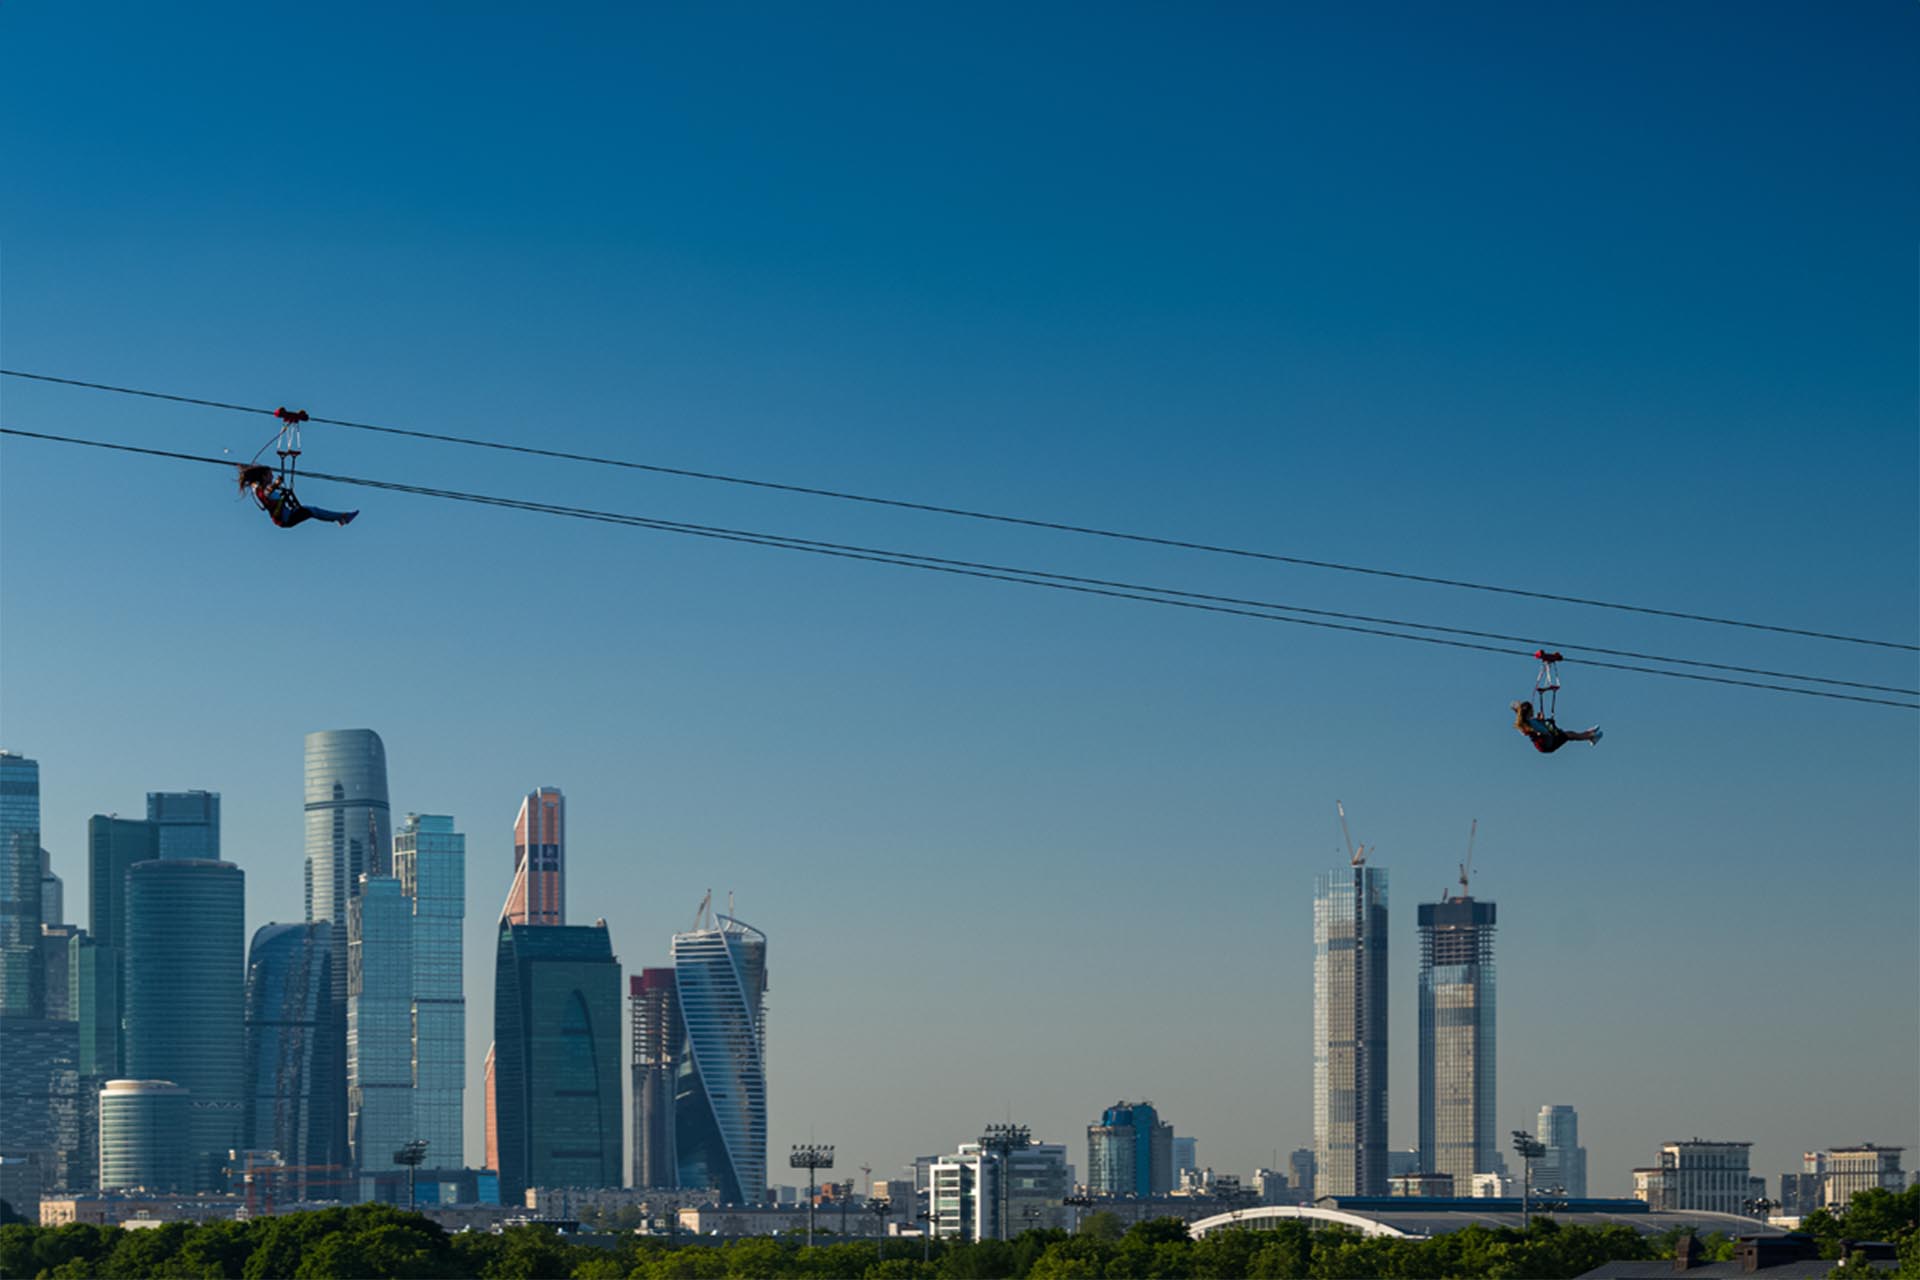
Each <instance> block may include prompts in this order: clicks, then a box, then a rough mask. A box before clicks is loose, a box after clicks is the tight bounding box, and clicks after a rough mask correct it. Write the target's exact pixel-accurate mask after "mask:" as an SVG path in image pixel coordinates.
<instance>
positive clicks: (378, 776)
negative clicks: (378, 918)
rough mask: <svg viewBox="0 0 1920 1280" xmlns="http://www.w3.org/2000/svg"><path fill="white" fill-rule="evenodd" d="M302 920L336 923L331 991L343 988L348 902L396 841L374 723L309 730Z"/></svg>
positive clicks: (342, 995)
mask: <svg viewBox="0 0 1920 1280" xmlns="http://www.w3.org/2000/svg"><path fill="white" fill-rule="evenodd" d="M306 792H307V868H306V870H307V887H306V894H307V919H308V920H310V921H312V920H326V921H329V922H330V923H331V924H332V925H333V946H334V955H333V982H334V985H333V990H334V999H335V1001H336V1002H341V1001H344V1000H345V999H346V995H347V903H348V902H349V901H350V900H351V899H352V898H353V896H354V895H355V894H356V893H358V892H359V891H360V877H361V876H363V875H381V874H384V872H385V870H386V867H385V859H386V851H387V850H388V849H389V848H390V847H391V845H392V841H393V832H392V823H391V819H390V817H389V814H388V812H387V748H386V745H385V744H384V743H382V742H381V741H380V735H379V734H377V733H375V732H374V731H373V730H371V729H331V730H325V731H322V732H319V733H310V734H308V735H307V787H306Z"/></svg>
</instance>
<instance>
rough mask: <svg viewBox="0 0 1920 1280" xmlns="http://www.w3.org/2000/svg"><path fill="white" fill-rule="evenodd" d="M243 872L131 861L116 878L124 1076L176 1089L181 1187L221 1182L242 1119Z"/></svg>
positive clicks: (205, 1187) (216, 865)
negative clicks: (184, 1097)
mask: <svg viewBox="0 0 1920 1280" xmlns="http://www.w3.org/2000/svg"><path fill="white" fill-rule="evenodd" d="M245 896H246V877H245V874H244V873H243V872H242V871H241V870H240V868H238V867H236V866H234V865H233V864H232V863H231V862H210V861H207V860H205V859H201V858H168V859H165V860H159V861H152V862H137V863H135V864H134V865H133V866H132V867H130V868H129V869H128V871H127V879H126V938H127V949H126V965H125V971H126V987H125V995H126V999H125V1005H126V1032H125V1034H126V1043H125V1057H126V1078H128V1079H134V1080H167V1081H171V1082H172V1083H174V1084H176V1085H179V1086H180V1087H181V1088H184V1089H186V1090H187V1091H188V1092H189V1094H190V1095H191V1097H190V1099H189V1102H188V1111H189V1116H188V1124H187V1128H186V1131H185V1134H184V1137H185V1144H184V1145H185V1148H186V1153H187V1159H188V1161H189V1176H190V1182H191V1189H192V1190H195V1191H215V1190H219V1189H221V1188H222V1187H224V1185H225V1179H224V1177H223V1176H222V1174H221V1172H220V1171H221V1169H222V1168H223V1167H224V1165H225V1163H226V1157H227V1153H228V1152H229V1151H230V1150H233V1149H234V1148H236V1147H239V1146H240V1145H241V1137H242V1130H243V1128H244V1127H245V1121H246V1088H247V1073H246V1041H245V1024H246V1013H245V1010H246V925H245V921H246V905H245Z"/></svg>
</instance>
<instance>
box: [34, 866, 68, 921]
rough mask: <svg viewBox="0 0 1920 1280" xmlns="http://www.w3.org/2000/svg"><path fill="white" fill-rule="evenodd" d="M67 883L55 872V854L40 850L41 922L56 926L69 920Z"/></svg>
mask: <svg viewBox="0 0 1920 1280" xmlns="http://www.w3.org/2000/svg"><path fill="white" fill-rule="evenodd" d="M66 916H67V894H66V885H65V884H64V883H63V882H62V881H61V879H60V877H59V876H57V875H55V874H53V855H52V854H50V853H48V852H47V851H46V850H45V849H42V850H41V851H40V923H41V924H47V925H53V926H55V927H56V928H57V927H58V926H60V925H63V924H65V923H66V922H67V920H66Z"/></svg>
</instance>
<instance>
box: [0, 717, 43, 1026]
mask: <svg viewBox="0 0 1920 1280" xmlns="http://www.w3.org/2000/svg"><path fill="white" fill-rule="evenodd" d="M44 998H45V992H44V991H43V990H42V987H41V981H40V762H39V761H38V760H29V759H28V758H27V757H26V756H23V755H17V754H15V753H14V752H11V751H0V1017H8V1018H38V1017H40V1016H41V1015H42V1013H43V1012H44V1007H45V1006H44Z"/></svg>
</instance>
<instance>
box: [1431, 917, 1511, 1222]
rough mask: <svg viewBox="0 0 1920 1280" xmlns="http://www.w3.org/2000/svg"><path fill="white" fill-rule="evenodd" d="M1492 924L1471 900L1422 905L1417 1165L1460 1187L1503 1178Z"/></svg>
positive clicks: (1489, 918)
mask: <svg viewBox="0 0 1920 1280" xmlns="http://www.w3.org/2000/svg"><path fill="white" fill-rule="evenodd" d="M1494 917H1495V911H1494V904H1493V903H1491V902H1477V901H1475V900H1474V899H1473V898H1471V897H1460V898H1449V899H1447V900H1446V901H1444V902H1423V903H1421V904H1420V906H1419V925H1420V1077H1419V1081H1420V1166H1421V1171H1422V1172H1425V1173H1444V1174H1448V1175H1449V1176H1451V1177H1452V1179H1453V1185H1454V1186H1456V1187H1471V1186H1472V1185H1473V1175H1474V1174H1476V1173H1494V1172H1497V1171H1498V1165H1497V1164H1496V1161H1497V1160H1498V1158H1499V1155H1500V1143H1499V1130H1498V1129H1497V1128H1496V1125H1497V1123H1498V1121H1497V1120H1496V1118H1495V1115H1494V1087H1495V1071H1494V1046H1495V1038H1494V968H1493V930H1494Z"/></svg>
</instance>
